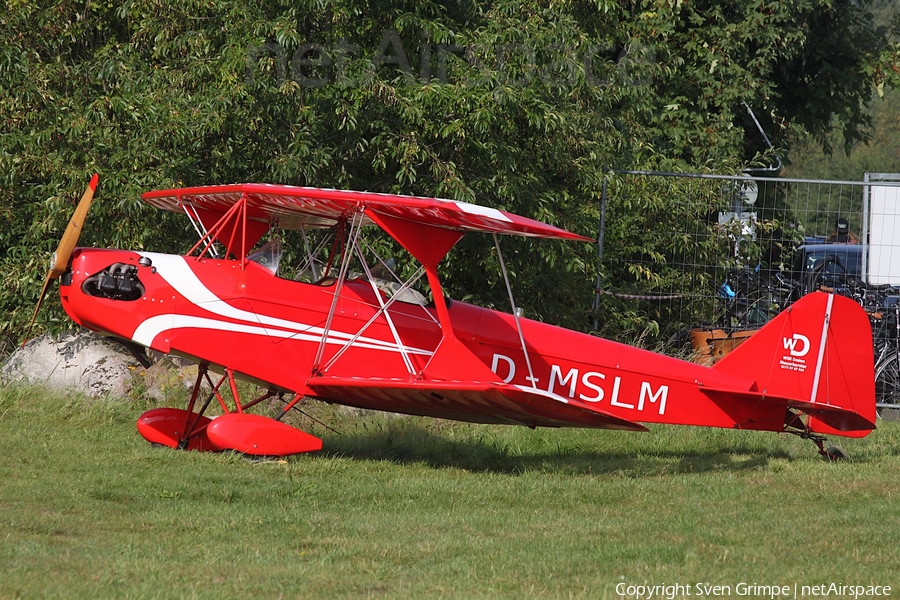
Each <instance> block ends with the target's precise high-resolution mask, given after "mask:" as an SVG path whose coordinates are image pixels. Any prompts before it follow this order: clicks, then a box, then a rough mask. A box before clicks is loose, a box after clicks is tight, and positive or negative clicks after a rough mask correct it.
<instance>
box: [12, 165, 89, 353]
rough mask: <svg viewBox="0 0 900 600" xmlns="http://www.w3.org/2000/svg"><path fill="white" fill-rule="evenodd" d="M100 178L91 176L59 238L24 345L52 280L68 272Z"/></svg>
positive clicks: (26, 331)
mask: <svg viewBox="0 0 900 600" xmlns="http://www.w3.org/2000/svg"><path fill="white" fill-rule="evenodd" d="M99 179H100V177H99V176H98V175H97V173H94V176H93V177H91V182H90V183H89V184H88V187H87V189H86V190H84V195H83V196H81V200H80V201H79V202H78V207H77V208H76V209H75V214H73V215H72V218H71V219H69V224H68V225H67V226H66V231H65V233H63V236H62V239H60V240H59V245H58V246H57V247H56V252H54V253H53V257H52V258H51V259H50V262H51V263H52V264H51V265H50V271H49V272H48V273H47V278H46V279H45V280H44V287H43V288H42V289H41V295H40V297H38V303H37V306H35V307H34V314H32V315H31V322H30V323H28V328H27V329H26V330H25V339H24V340H23V341H22V346H24V345H25V343H26V342H27V341H28V335H29V334H30V333H31V327H32V325H34V320H35V319H36V318H37V315H38V311H39V310H41V304H42V303H43V302H44V296H46V295H47V288H48V287H49V286H50V282H51V281H55V280H57V279H59V276H60V275H62V274H63V273H65V272H66V268H67V267H68V265H69V259H70V258H72V252H73V251H74V250H75V244H77V243H78V237H79V236H80V235H81V229H82V227H83V226H84V220H85V219H86V218H87V213H88V209H89V208H90V207H91V201H92V200H93V199H94V191H95V190H96V189H97V182H98V181H99Z"/></svg>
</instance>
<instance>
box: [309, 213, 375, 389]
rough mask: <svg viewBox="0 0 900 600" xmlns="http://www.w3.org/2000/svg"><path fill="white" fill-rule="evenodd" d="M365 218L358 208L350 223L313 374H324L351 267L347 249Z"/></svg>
mask: <svg viewBox="0 0 900 600" xmlns="http://www.w3.org/2000/svg"><path fill="white" fill-rule="evenodd" d="M363 216H364V213H363V210H362V209H361V208H357V210H356V211H355V212H354V213H353V220H352V221H351V222H350V235H349V237H350V239H349V241H348V244H347V245H345V246H344V248H343V250H342V252H341V270H340V272H339V273H338V278H337V284H336V285H335V286H334V298H333V299H332V301H331V308H330V309H329V310H328V318H327V319H326V320H325V329H323V330H322V340H321V341H320V342H319V349H318V350H316V360H315V361H313V368H312V372H313V374H320V373H321V372H322V369H321V368H320V366H321V364H322V356H323V355H324V353H325V344H326V342H327V340H328V333H329V332H330V331H331V322H332V321H333V320H334V313H335V311H336V310H337V304H338V298H340V297H341V290H342V289H343V288H344V280H345V279H346V278H347V269H348V267H349V266H350V255H351V254H352V252H350V251H348V250H347V248H348V247H349V248H353V247H354V246H355V245H356V243H357V240H359V234H360V232H361V231H362V224H363ZM335 242H337V240H335Z"/></svg>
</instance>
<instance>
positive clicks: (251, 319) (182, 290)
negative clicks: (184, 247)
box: [132, 252, 433, 356]
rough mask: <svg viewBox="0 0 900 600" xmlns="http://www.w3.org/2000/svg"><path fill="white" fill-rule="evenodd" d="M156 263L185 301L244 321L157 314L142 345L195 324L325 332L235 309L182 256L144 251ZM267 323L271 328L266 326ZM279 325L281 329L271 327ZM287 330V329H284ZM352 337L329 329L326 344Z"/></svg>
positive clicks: (372, 342) (394, 347) (377, 344)
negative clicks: (201, 279) (206, 284)
mask: <svg viewBox="0 0 900 600" xmlns="http://www.w3.org/2000/svg"><path fill="white" fill-rule="evenodd" d="M141 255H142V256H146V257H147V258H149V259H150V260H151V261H152V262H153V266H154V267H156V272H157V274H158V275H159V276H160V277H162V278H163V279H164V280H165V281H166V283H168V284H169V285H171V286H172V288H173V289H174V290H175V291H176V292H177V293H178V294H181V295H182V296H184V298H185V300H187V301H188V302H189V303H191V304H193V305H194V306H196V307H198V308H201V309H203V310H205V311H207V312H209V313H212V314H213V315H216V316H219V317H225V318H226V319H234V320H235V321H243V323H230V322H228V321H224V320H221V319H211V318H205V317H193V316H188V315H178V314H174V313H169V314H163V315H156V316H153V317H150V318H149V319H146V320H145V321H143V322H142V323H141V324H140V325H138V327H137V328H136V329H135V331H134V333H133V334H132V340H134V341H135V342H137V343H139V344H141V345H143V346H150V344H151V343H152V341H153V339H154V338H155V337H156V336H157V335H159V334H160V333H162V332H163V331H167V330H170V329H182V328H187V327H195V328H200V329H218V330H221V331H233V332H240V333H249V334H255V335H266V336H270V337H278V338H284V339H297V340H302V341H313V342H319V341H321V339H322V336H323V335H324V333H325V330H324V329H322V328H321V327H315V326H313V325H308V324H305V323H298V322H295V321H288V320H285V319H279V318H277V317H271V316H268V315H264V314H260V313H254V312H250V311H246V310H242V309H240V308H236V307H234V306H232V305H230V304H228V303H227V302H225V301H224V300H222V299H220V298H219V297H218V296H216V295H215V294H214V293H213V292H212V290H210V289H209V288H207V287H206V286H205V285H204V284H203V282H202V281H200V279H199V278H198V277H197V275H196V274H195V273H194V272H193V271H192V270H191V268H190V266H189V265H188V264H187V262H186V261H185V259H184V257H183V256H179V255H174V254H158V253H155V252H142V253H141ZM266 325H268V326H269V327H266ZM271 327H279V328H281V329H271ZM284 330H287V331H284ZM352 337H353V335H352V334H349V333H344V332H342V331H334V330H332V331H330V332H329V334H328V339H327V340H326V343H329V344H343V343H346V342H347V341H349V340H350V339H351V338H352ZM353 346H354V347H358V348H369V349H373V350H386V351H388V352H400V347H399V345H398V344H396V343H393V342H389V341H385V340H379V339H375V338H370V337H359V338H358V339H357V340H356V341H355V342H354V343H353ZM403 349H404V350H405V351H406V352H409V353H411V354H420V355H424V356H430V355H431V354H433V352H431V351H429V350H423V349H421V348H410V347H407V346H404V347H403Z"/></svg>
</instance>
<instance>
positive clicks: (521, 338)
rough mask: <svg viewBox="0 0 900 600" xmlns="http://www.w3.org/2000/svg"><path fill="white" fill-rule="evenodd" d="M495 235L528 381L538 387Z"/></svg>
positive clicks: (495, 244) (495, 237)
mask: <svg viewBox="0 0 900 600" xmlns="http://www.w3.org/2000/svg"><path fill="white" fill-rule="evenodd" d="M493 235H494V246H496V248H497V258H498V259H500V270H501V271H503V281H504V282H506V293H507V294H509V303H510V304H511V305H512V313H513V318H514V319H515V320H516V330H517V331H518V332H519V342H520V343H521V344H522V352H523V353H524V354H525V364H526V365H528V381H530V382H531V387H533V388H536V387H537V379H535V378H534V371H532V369H531V358H529V356H528V348H527V347H526V346H525V335H524V334H523V333H522V323H521V322H520V321H519V309H517V308H516V301H515V300H514V299H513V293H512V287H510V285H509V274H508V273H507V272H506V263H505V262H503V253H502V252H500V240H499V239H498V238H497V234H496V233H495V234H493Z"/></svg>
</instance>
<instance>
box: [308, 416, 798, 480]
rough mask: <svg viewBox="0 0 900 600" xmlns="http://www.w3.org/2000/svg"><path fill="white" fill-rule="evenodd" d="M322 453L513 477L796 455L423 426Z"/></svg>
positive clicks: (341, 443)
mask: <svg viewBox="0 0 900 600" xmlns="http://www.w3.org/2000/svg"><path fill="white" fill-rule="evenodd" d="M321 455H325V456H329V457H334V458H345V459H352V460H360V461H364V460H365V461H388V462H392V463H397V464H404V465H412V464H425V465H428V466H430V467H432V468H435V469H443V468H455V469H462V470H465V471H471V472H491V473H505V474H512V475H518V474H524V473H528V472H541V473H551V474H571V475H590V474H617V475H623V476H628V477H641V476H654V475H667V474H678V473H706V472H745V471H749V470H754V469H759V468H762V467H765V466H766V465H767V464H768V462H769V461H771V460H773V459H788V460H789V459H791V456H790V454H788V453H787V452H785V451H783V450H771V449H759V448H750V447H748V446H747V445H745V444H742V443H734V444H730V443H728V442H724V443H723V444H722V445H720V446H717V447H715V448H708V449H703V450H695V451H688V452H685V451H683V450H660V449H653V450H642V449H635V450H633V451H630V452H623V451H618V452H616V451H611V452H603V451H596V450H580V449H578V448H577V447H562V446H560V447H559V448H558V449H557V450H552V449H545V450H541V451H537V452H534V451H530V450H528V449H516V448H511V447H510V446H509V445H504V444H503V443H502V442H494V441H486V440H484V439H481V440H478V439H474V440H473V439H465V440H452V439H448V438H447V437H444V436H442V435H439V434H436V433H434V432H431V431H429V430H427V429H426V428H423V427H413V428H410V429H404V430H403V431H399V432H392V431H382V432H367V433H363V434H355V435H351V436H340V437H338V436H332V437H329V438H327V439H326V440H325V445H324V447H323V449H322V451H321Z"/></svg>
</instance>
